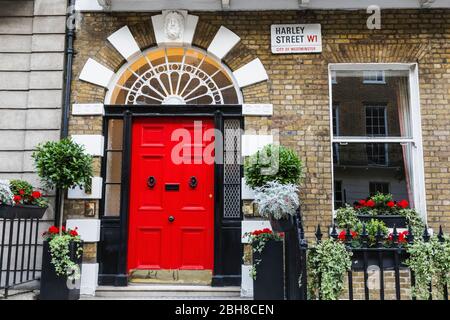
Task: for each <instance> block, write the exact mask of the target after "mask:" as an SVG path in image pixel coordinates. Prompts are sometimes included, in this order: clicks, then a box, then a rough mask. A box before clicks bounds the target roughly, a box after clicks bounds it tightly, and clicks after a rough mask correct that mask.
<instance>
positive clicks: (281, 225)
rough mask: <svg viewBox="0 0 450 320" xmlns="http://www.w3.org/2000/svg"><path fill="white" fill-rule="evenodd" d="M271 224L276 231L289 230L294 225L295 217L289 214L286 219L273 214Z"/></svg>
mask: <svg viewBox="0 0 450 320" xmlns="http://www.w3.org/2000/svg"><path fill="white" fill-rule="evenodd" d="M269 220H270V226H271V227H272V230H273V231H275V232H287V231H290V230H292V228H293V227H294V217H293V216H291V215H289V217H287V218H286V219H275V218H273V217H272V216H270V218H269Z"/></svg>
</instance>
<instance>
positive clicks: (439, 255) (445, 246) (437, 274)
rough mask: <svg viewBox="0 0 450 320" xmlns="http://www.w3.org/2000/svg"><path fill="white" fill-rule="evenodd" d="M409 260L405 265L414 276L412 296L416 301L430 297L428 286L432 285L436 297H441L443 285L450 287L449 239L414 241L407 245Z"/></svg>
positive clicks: (436, 238) (434, 238)
mask: <svg viewBox="0 0 450 320" xmlns="http://www.w3.org/2000/svg"><path fill="white" fill-rule="evenodd" d="M407 252H408V253H409V258H408V259H407V260H406V262H405V263H406V265H408V266H409V267H410V268H411V271H413V272H414V276H415V285H414V286H413V287H412V295H413V296H414V297H415V298H416V299H422V300H427V299H428V298H429V297H430V292H429V286H430V285H431V284H434V286H435V288H436V291H435V293H437V294H438V297H442V293H443V288H444V285H445V284H447V285H450V239H449V238H447V237H446V238H442V241H440V240H439V239H438V237H432V238H431V239H430V240H429V241H424V240H423V239H415V241H414V243H411V244H408V246H407Z"/></svg>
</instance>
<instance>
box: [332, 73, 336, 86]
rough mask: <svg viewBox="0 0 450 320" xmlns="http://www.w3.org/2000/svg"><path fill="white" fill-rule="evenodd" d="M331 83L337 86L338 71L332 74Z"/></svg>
mask: <svg viewBox="0 0 450 320" xmlns="http://www.w3.org/2000/svg"><path fill="white" fill-rule="evenodd" d="M331 83H332V84H337V77H336V71H332V72H331Z"/></svg>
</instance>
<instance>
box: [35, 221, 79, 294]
mask: <svg viewBox="0 0 450 320" xmlns="http://www.w3.org/2000/svg"><path fill="white" fill-rule="evenodd" d="M43 236H44V238H45V240H44V244H43V259H42V272H41V289H40V293H39V299H40V300H78V299H79V298H80V289H79V287H80V286H79V283H80V278H81V258H82V253H83V243H82V241H81V238H80V236H79V235H78V232H77V230H76V228H75V229H74V230H70V229H67V230H66V229H65V227H62V228H61V229H59V228H58V227H56V226H51V227H50V228H49V229H48V231H46V232H44V234H43ZM42 284H44V285H42Z"/></svg>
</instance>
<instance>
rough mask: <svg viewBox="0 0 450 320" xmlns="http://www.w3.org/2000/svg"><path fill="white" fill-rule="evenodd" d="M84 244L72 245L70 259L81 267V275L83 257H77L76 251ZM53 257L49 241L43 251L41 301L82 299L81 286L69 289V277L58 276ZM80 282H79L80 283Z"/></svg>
mask: <svg viewBox="0 0 450 320" xmlns="http://www.w3.org/2000/svg"><path fill="white" fill-rule="evenodd" d="M82 245H83V244H82V243H77V242H72V243H71V244H70V259H71V260H72V261H73V262H75V263H77V264H78V266H79V267H80V274H81V260H82V257H80V258H77V257H76V251H77V249H78V247H79V246H82ZM51 260H52V257H51V254H50V245H49V242H48V241H44V245H43V249H42V272H41V286H40V293H39V300H78V299H80V289H79V286H75V285H74V284H73V283H72V284H73V287H78V288H74V289H69V286H68V285H67V282H68V281H67V276H58V275H57V274H56V271H55V267H54V266H53V264H52V263H51ZM79 281H80V280H78V282H79Z"/></svg>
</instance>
